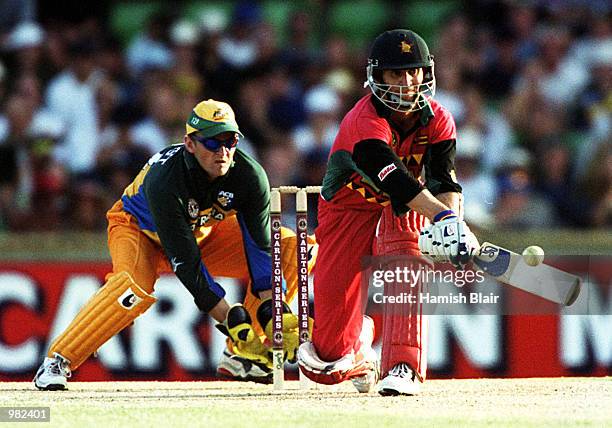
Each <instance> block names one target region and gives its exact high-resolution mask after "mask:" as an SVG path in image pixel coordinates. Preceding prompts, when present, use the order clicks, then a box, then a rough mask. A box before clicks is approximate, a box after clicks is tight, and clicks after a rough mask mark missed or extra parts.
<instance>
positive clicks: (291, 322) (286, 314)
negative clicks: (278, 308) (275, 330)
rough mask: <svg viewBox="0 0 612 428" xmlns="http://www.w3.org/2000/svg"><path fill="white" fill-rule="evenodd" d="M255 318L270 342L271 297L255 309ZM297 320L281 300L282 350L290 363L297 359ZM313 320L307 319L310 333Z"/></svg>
mask: <svg viewBox="0 0 612 428" xmlns="http://www.w3.org/2000/svg"><path fill="white" fill-rule="evenodd" d="M257 320H258V321H259V324H261V326H262V327H263V328H264V332H265V334H266V337H267V338H268V340H269V341H270V343H272V337H273V336H272V299H267V300H264V301H263V302H261V304H260V305H259V308H258V309H257ZM298 325H299V320H298V317H297V315H295V314H294V313H292V312H291V308H289V305H287V304H286V303H285V302H283V351H284V360H285V361H289V362H290V363H295V362H296V361H297V350H298V347H299V346H300V337H299V328H298ZM312 326H313V320H312V318H309V319H308V330H309V331H310V334H312Z"/></svg>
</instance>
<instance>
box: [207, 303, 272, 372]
mask: <svg viewBox="0 0 612 428" xmlns="http://www.w3.org/2000/svg"><path fill="white" fill-rule="evenodd" d="M215 327H217V330H219V331H220V332H221V333H223V334H224V335H226V336H227V337H228V338H229V339H230V341H231V344H232V351H233V352H234V354H236V355H239V356H241V357H244V358H246V359H248V360H251V361H255V362H257V363H260V364H264V365H266V366H268V367H270V368H272V359H271V357H270V355H269V352H268V348H267V347H266V346H265V345H264V344H263V342H262V341H261V339H260V337H259V336H258V335H257V334H256V333H255V330H253V324H252V320H251V316H250V315H249V313H248V311H247V310H246V309H245V307H244V306H242V305H241V304H236V305H234V306H232V307H231V308H230V310H229V311H228V312H227V317H226V319H225V321H223V322H222V323H219V324H217V325H215Z"/></svg>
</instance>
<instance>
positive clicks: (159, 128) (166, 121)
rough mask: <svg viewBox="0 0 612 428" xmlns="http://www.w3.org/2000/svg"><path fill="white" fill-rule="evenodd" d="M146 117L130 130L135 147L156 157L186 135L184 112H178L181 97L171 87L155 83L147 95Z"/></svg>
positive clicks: (150, 83)
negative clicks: (137, 146) (142, 148)
mask: <svg viewBox="0 0 612 428" xmlns="http://www.w3.org/2000/svg"><path fill="white" fill-rule="evenodd" d="M145 104H146V107H145V108H146V116H145V118H144V119H142V120H141V121H140V122H138V123H136V124H135V125H134V126H133V127H132V129H131V131H130V132H131V138H132V140H133V141H134V143H135V144H138V145H140V146H142V147H144V148H146V149H147V150H148V151H149V153H150V154H153V153H157V152H158V151H160V150H161V149H163V148H164V147H166V146H167V145H169V144H172V143H173V142H174V140H177V141H178V139H179V138H180V136H182V135H183V133H184V132H183V133H181V132H182V131H183V130H182V128H181V126H183V125H184V124H183V123H182V122H183V117H184V112H181V111H180V110H179V108H178V105H179V103H178V96H177V94H176V92H175V91H174V88H173V87H172V86H171V85H170V84H169V83H164V82H162V81H161V80H157V79H152V80H151V81H150V82H149V84H148V86H147V88H146V92H145Z"/></svg>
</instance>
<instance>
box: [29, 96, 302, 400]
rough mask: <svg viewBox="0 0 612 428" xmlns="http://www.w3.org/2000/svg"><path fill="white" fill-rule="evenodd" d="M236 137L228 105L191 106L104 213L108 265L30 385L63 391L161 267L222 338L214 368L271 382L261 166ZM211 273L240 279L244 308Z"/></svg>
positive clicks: (288, 270) (288, 320) (291, 247)
mask: <svg viewBox="0 0 612 428" xmlns="http://www.w3.org/2000/svg"><path fill="white" fill-rule="evenodd" d="M241 136H242V134H241V133H240V130H239V128H238V124H237V122H236V119H235V116H234V112H233V110H232V108H231V107H230V106H229V105H228V104H226V103H223V102H219V101H215V100H212V99H209V100H207V101H202V102H200V103H199V104H198V105H196V106H195V108H194V109H193V111H192V113H191V116H190V117H189V119H188V121H187V124H186V133H185V135H184V137H183V142H182V143H180V144H175V145H172V146H169V147H167V148H165V149H164V150H162V151H160V152H159V153H157V154H155V155H154V156H153V157H152V158H151V159H149V161H148V162H147V164H146V165H145V166H144V168H143V169H142V170H141V172H140V173H139V174H138V175H137V176H136V178H135V179H134V181H133V182H132V183H131V184H130V185H129V186H128V187H127V188H126V189H125V191H124V193H123V196H122V197H121V199H119V200H118V201H117V202H116V203H115V204H114V206H113V207H112V208H111V209H110V210H109V211H108V213H107V219H108V223H109V225H108V248H109V251H110V255H111V259H112V264H113V270H112V272H111V273H109V274H108V275H107V276H106V283H105V284H104V285H103V286H102V287H101V288H100V290H99V291H98V292H97V293H96V294H95V295H94V296H93V297H92V298H91V299H90V300H89V302H88V303H87V304H86V305H85V306H84V307H83V308H82V309H81V311H80V312H79V313H78V315H77V316H76V318H75V319H74V320H73V321H72V323H71V324H70V325H69V326H68V327H67V328H66V330H65V331H64V332H63V333H62V334H61V335H60V336H59V337H57V338H56V339H55V340H54V342H53V343H52V344H51V347H50V349H49V351H48V353H47V357H46V358H45V359H44V361H43V363H42V365H41V366H40V368H39V369H38V371H37V373H36V376H35V378H34V384H35V385H36V387H37V388H39V389H42V390H61V389H66V379H67V378H68V377H70V374H71V371H73V370H76V369H77V368H78V367H79V366H80V365H81V364H82V363H83V362H84V361H85V360H86V359H87V358H88V357H89V356H90V355H91V354H92V353H93V352H95V351H96V350H97V349H98V348H99V347H100V346H102V345H103V344H104V343H105V342H106V341H107V340H108V339H110V338H111V337H112V336H114V335H115V334H117V333H119V332H120V331H121V330H123V329H124V328H125V327H127V326H128V325H130V324H131V323H132V322H133V321H134V320H135V319H136V318H137V317H138V316H140V315H141V314H143V313H144V312H145V311H146V310H147V309H148V308H149V307H151V305H153V304H154V303H155V301H156V299H155V297H154V295H153V292H154V285H155V282H156V280H157V279H158V278H159V275H160V274H161V273H164V272H174V273H175V274H176V276H177V277H178V278H179V280H180V281H181V282H182V284H183V285H184V286H185V287H186V288H187V289H188V290H189V292H190V293H191V294H192V295H193V298H194V301H195V304H196V306H197V307H198V308H199V309H200V310H202V311H203V312H207V313H209V314H210V315H211V316H212V317H213V318H214V319H215V320H216V321H217V323H218V324H217V328H218V329H219V330H220V331H221V332H223V333H224V334H225V335H226V336H227V341H226V343H227V348H226V350H225V351H224V353H223V357H222V359H221V361H220V363H219V366H218V373H219V374H220V375H224V376H228V377H231V378H234V379H239V380H253V381H258V382H264V383H268V382H270V381H271V376H272V375H271V370H270V368H271V365H272V363H271V357H270V352H269V346H268V344H269V340H266V338H270V337H271V333H272V332H271V330H272V326H271V322H270V320H271V318H272V304H271V303H272V300H271V282H270V281H271V258H270V226H269V218H270V212H269V211H270V189H269V184H268V178H267V176H266V173H265V171H264V170H263V168H262V167H261V166H260V165H259V164H258V163H257V162H256V161H255V160H254V159H252V158H251V157H249V156H248V155H247V154H245V153H244V152H242V151H241V150H240V149H238V148H237V145H238V142H239V139H240V137H241ZM282 239H283V241H284V242H283V253H282V263H283V272H284V274H285V280H286V282H287V299H288V301H290V300H291V298H292V297H293V296H294V295H295V293H296V290H297V272H296V269H297V267H296V266H295V263H293V262H294V260H295V259H296V253H295V251H296V239H295V234H294V233H293V232H292V231H291V230H289V229H283V231H282ZM313 262H314V260H311V265H312V263H313ZM215 276H224V277H233V278H244V279H246V278H248V279H249V286H248V290H247V293H246V298H245V301H244V304H236V305H234V306H231V307H230V305H229V303H228V302H227V301H226V300H225V299H224V296H225V290H224V289H223V288H222V287H221V286H220V285H219V284H218V283H216V282H215V279H214V277H215ZM285 312H286V313H285V314H284V329H283V332H284V343H285V344H286V345H285V358H286V359H288V360H289V361H295V359H296V351H297V346H298V343H299V339H298V329H297V317H296V316H295V315H293V314H291V311H290V310H289V307H288V306H287V307H286V308H285Z"/></svg>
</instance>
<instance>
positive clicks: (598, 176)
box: [579, 140, 612, 227]
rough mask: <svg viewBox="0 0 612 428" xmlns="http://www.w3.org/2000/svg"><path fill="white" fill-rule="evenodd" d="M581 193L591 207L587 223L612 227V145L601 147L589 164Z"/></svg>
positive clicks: (587, 214)
mask: <svg viewBox="0 0 612 428" xmlns="http://www.w3.org/2000/svg"><path fill="white" fill-rule="evenodd" d="M587 171H588V172H587V174H586V176H585V177H584V180H583V181H582V183H581V185H580V190H579V193H580V194H581V195H582V196H583V197H584V198H585V199H586V201H587V202H588V203H589V204H590V205H591V210H590V212H589V213H585V214H586V216H587V219H586V220H587V221H586V222H587V223H588V224H591V225H593V226H597V227H604V226H607V227H609V226H612V143H610V141H609V140H608V143H607V144H604V145H601V147H600V149H599V150H598V151H597V152H596V153H595V156H594V157H593V161H592V162H591V163H590V164H589V167H588V169H587Z"/></svg>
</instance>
